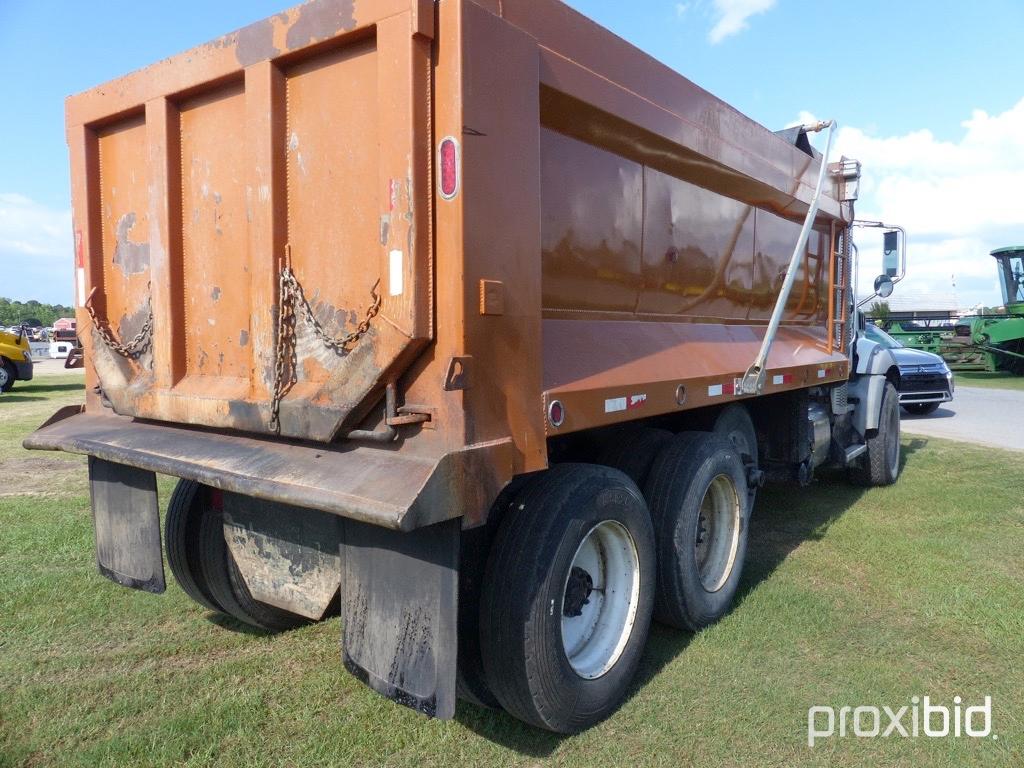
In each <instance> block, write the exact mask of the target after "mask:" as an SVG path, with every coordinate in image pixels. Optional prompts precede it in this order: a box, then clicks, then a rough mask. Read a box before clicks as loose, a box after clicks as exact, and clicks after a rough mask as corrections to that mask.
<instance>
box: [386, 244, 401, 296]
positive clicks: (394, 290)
mask: <svg viewBox="0 0 1024 768" xmlns="http://www.w3.org/2000/svg"><path fill="white" fill-rule="evenodd" d="M402 261H403V259H402V252H401V251H392V252H391V253H390V254H389V259H388V262H389V270H388V293H390V294H391V295H392V296H401V295H402V283H403V282H404V277H405V268H404V265H403V263H402Z"/></svg>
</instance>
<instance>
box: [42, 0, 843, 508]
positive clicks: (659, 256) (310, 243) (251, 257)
mask: <svg viewBox="0 0 1024 768" xmlns="http://www.w3.org/2000/svg"><path fill="white" fill-rule="evenodd" d="M67 129H68V141H69V144H70V147H71V162H72V178H73V204H74V214H73V215H74V227H75V234H76V248H77V259H78V265H79V270H78V280H79V286H78V304H79V307H78V322H79V328H81V329H82V331H81V333H80V335H81V337H82V342H83V345H84V347H85V353H86V360H87V364H88V380H89V385H90V390H91V388H92V387H93V386H98V387H99V390H98V391H97V392H90V396H89V399H88V403H87V407H86V413H85V414H82V415H79V416H75V417H72V418H71V419H65V422H66V423H72V422H74V420H75V419H85V418H91V419H93V421H92V422H91V423H92V424H94V425H95V424H106V425H108V426H109V425H111V424H113V423H114V422H113V421H111V419H114V418H115V417H114V414H117V415H118V417H116V418H117V422H116V423H117V424H118V425H119V426H118V427H117V429H113V428H106V427H104V428H103V429H101V428H100V427H98V426H94V427H91V428H90V429H92V431H91V432H89V430H86V429H84V427H83V428H82V429H80V430H79V431H78V432H77V433H75V429H74V428H71V427H64V430H65V431H64V433H62V435H56V433H53V432H52V430H53V429H56V428H59V427H60V424H61V423H65V422H59V423H58V424H56V425H54V426H53V427H51V428H49V429H51V433H48V434H49V437H47V435H45V434H43V433H40V434H39V435H38V436H37V438H35V440H36V444H37V445H36V447H50V448H53V447H59V448H63V449H66V450H78V451H80V452H87V453H93V454H97V455H100V454H103V455H105V456H107V458H109V459H111V460H116V461H121V462H124V463H128V464H134V465H137V466H144V467H146V468H150V469H157V470H158V471H167V472H171V473H172V474H173V473H176V474H179V475H181V476H190V477H194V478H196V479H200V480H202V481H203V482H207V483H209V484H212V485H218V486H220V487H225V488H229V489H234V490H245V491H247V492H250V493H257V494H258V495H262V496H264V497H267V498H275V499H279V500H282V501H288V502H296V501H300V502H301V503H303V504H307V505H309V506H314V507H316V506H319V507H320V508H325V509H329V510H330V511H334V512H337V513H339V514H343V515H348V516H352V517H357V518H360V519H366V520H370V521H372V522H376V523H379V524H384V525H389V526H392V527H399V528H409V527H416V526H418V525H422V524H426V523H429V522H435V521H438V520H442V519H447V518H451V517H458V516H465V518H466V521H467V524H472V523H474V522H479V521H480V520H481V519H483V517H484V516H485V515H486V509H487V507H488V506H489V504H490V503H491V501H492V500H493V497H494V495H495V494H496V492H497V489H499V488H500V487H501V485H503V484H504V483H505V482H507V480H508V479H509V478H511V477H512V476H513V475H515V474H518V473H522V472H527V471H532V470H536V469H540V468H543V467H544V466H546V464H547V445H548V443H547V440H548V438H549V437H551V436H554V435H559V434H567V433H570V432H576V431H581V430H586V429H590V428H593V427H597V426H602V425H606V424H612V423H616V422H623V421H629V420H632V419H639V418H644V417H648V416H654V415H657V414H664V413H672V412H676V411H680V410H685V409H691V408H698V407H701V406H707V405H713V404H717V403H722V402H725V401H728V400H730V399H733V398H735V397H736V395H735V394H734V382H735V379H736V378H737V377H739V376H741V375H742V374H743V372H744V371H745V370H746V369H747V367H748V366H749V365H750V364H751V362H752V361H753V360H754V358H755V356H756V354H757V350H758V347H759V345H760V343H761V339H762V338H763V336H764V331H765V327H766V325H767V321H768V318H769V316H770V314H771V312H772V308H773V306H774V304H775V300H776V298H777V296H778V292H779V289H780V285H781V283H782V278H783V276H784V274H785V271H786V267H787V264H788V261H789V257H790V255H791V252H792V249H793V246H794V244H795V242H796V241H797V237H798V233H799V230H800V227H801V224H802V221H803V218H804V216H805V213H806V211H807V209H808V206H809V203H810V200H811V197H812V193H813V186H814V183H815V180H816V178H817V173H818V168H819V162H820V159H815V158H814V157H812V156H811V155H809V154H808V153H806V152H803V151H801V150H800V149H798V148H797V147H795V146H793V144H792V143H790V142H788V141H786V140H784V139H783V138H780V137H779V136H776V135H775V134H773V133H772V132H771V131H769V130H767V129H765V128H763V127H762V126H760V125H758V124H756V123H754V122H753V121H751V120H749V119H748V118H746V117H744V116H743V115H741V114H739V113H738V112H737V111H735V110H734V109H732V108H731V107H729V106H728V105H726V104H724V103H723V102H721V101H720V100H718V99H716V98H715V97H714V96H712V95H710V94H708V93H707V92H705V91H703V90H702V89H700V88H698V87H697V86H695V85H694V84H692V83H691V82H689V81H688V80H686V79H685V78H683V77H682V76H680V75H679V74H677V73H675V72H673V71H671V70H669V69H668V68H666V67H664V66H662V65H661V64H659V63H658V62H656V61H654V60H653V59H651V58H650V57H648V56H647V55H645V54H643V53H642V52H640V51H639V50H637V49H635V48H634V47H632V46H630V45H628V44H627V43H625V42H624V41H622V40H620V39H619V38H617V37H615V36H614V35H612V34H611V33H609V32H608V31H606V30H604V29H603V28H601V27H600V26H598V25H596V24H594V23H593V22H591V21H589V20H588V19H586V18H585V17H583V16H581V15H580V14H578V13H576V12H575V11H573V10H571V9H570V8H568V7H567V6H565V5H563V4H561V3H559V2H557V0H529V1H527V0H501V1H500V2H499V0H475V1H474V0H440V2H438V3H436V4H435V3H433V2H430V0H364V1H363V2H359V3H353V2H351V1H349V2H343V1H342V0H313V2H310V3H307V4H305V5H302V6H299V7H297V8H295V9H292V10H290V11H286V12H283V13H281V14H279V15H276V16H273V17H271V18H269V19H267V20H265V21H262V22H259V23H257V24H254V25H252V26H250V27H247V28H245V29H243V30H240V31H239V32H236V33H234V34H231V35H227V36H226V37H223V38H221V39H219V40H216V41H214V42H212V43H209V44H207V45H205V46H201V47H199V48H196V49H194V50H192V51H189V52H187V53H184V54H181V55H179V56H176V57H173V58H171V59H168V60H166V61H163V62H160V63H158V64H155V65H153V66H151V67H149V68H147V69H144V70H142V71H139V72H136V73H133V74H131V75H128V76H126V77H124V78H122V79H120V80H117V81H115V82H113V83H110V84H107V85H105V86H101V87H99V88H96V89H94V90H92V91H89V92H86V93H83V94H80V95H78V96H74V97H71V98H70V99H69V100H68V105H67ZM841 193H842V190H841V189H839V188H838V186H837V187H836V188H832V182H829V185H828V187H827V188H826V192H825V195H824V197H823V199H822V203H821V208H820V212H819V214H818V217H817V220H816V222H815V224H814V230H813V232H812V234H811V237H810V239H809V241H808V245H807V248H806V252H805V253H804V255H803V258H802V262H801V270H800V273H799V274H798V276H797V282H796V285H795V288H794V290H793V292H792V294H791V297H790V301H789V303H788V305H787V312H786V315H785V318H784V321H783V324H782V327H781V329H780V332H779V336H778V338H777V340H776V343H775V345H774V347H773V348H772V353H771V356H770V358H769V361H768V376H767V385H766V389H765V393H766V394H770V393H776V392H780V391H785V390H789V389H795V388H800V387H806V386H810V385H812V384H823V383H828V382H833V381H840V380H845V379H846V378H847V376H848V375H849V361H848V359H847V356H846V354H845V352H844V349H845V346H846V341H847V340H845V339H843V338H842V331H841V328H842V327H843V326H844V323H843V320H844V319H845V318H844V317H842V316H841V315H840V314H839V310H838V309H835V310H834V309H833V307H834V306H835V307H838V306H841V305H844V304H845V302H842V301H839V302H837V301H835V297H836V296H837V292H842V291H843V290H845V288H846V285H847V280H848V278H847V274H848V270H849V265H848V264H847V263H846V260H845V259H844V258H843V254H841V253H838V254H837V253H836V244H837V242H838V235H839V233H841V232H844V231H845V230H846V229H847V227H848V225H849V223H850V222H851V221H852V218H853V212H852V208H851V205H850V203H843V202H840V200H841V198H842V194H841ZM282 276H283V277H282ZM86 305H88V308H87V306H86ZM103 329H107V330H106V331H104V330H103ZM331 339H334V340H335V342H334V343H333V344H332V343H331ZM133 340H137V342H136V343H135V344H134V346H133V345H132V342H133ZM117 343H120V344H122V345H128V346H129V349H128V350H127V354H126V353H125V352H126V350H124V349H122V350H121V351H118V350H117V349H115V348H114V347H115V346H116V344H117ZM386 391H390V393H391V396H390V397H385V392H386ZM555 401H557V403H556V402H555ZM553 406H557V407H556V408H555V410H556V415H557V416H558V417H559V418H551V417H549V411H550V410H551V408H552V407H553ZM104 419H105V420H106V421H103V420H104ZM97 420H100V421H97ZM79 423H80V424H84V422H81V421H80V422H79ZM104 429H105V431H104ZM144 429H151V430H152V429H164V430H165V431H163V432H160V433H154V434H160V435H162V437H159V438H157V437H154V438H153V439H152V440H151V441H150V442H149V443H146V444H145V445H144V446H143V445H142V443H141V442H136V443H133V442H132V441H133V440H136V437H134V436H133V435H140V437H138V438H137V440H138V441H142V440H143V438H142V437H141V435H142V434H143V432H142V430H144ZM197 429H198V430H199V431H196V430H197ZM133 430H134V432H133ZM175 430H177V431H175ZM204 430H213V431H214V432H216V435H212V434H211V432H209V431H204ZM352 430H360V431H359V432H357V433H355V436H356V437H365V436H367V435H368V434H369V433H370V432H371V431H374V430H376V432H377V434H378V435H380V436H383V437H382V439H384V438H388V437H390V436H391V435H392V434H397V440H396V441H395V442H376V443H374V442H366V441H364V440H353V439H351V438H352V437H353V434H352ZM44 432H45V430H44ZM86 432H88V435H86V434H85V433H86ZM73 433H74V434H73ZM176 434H177V435H180V436H186V437H187V438H188V440H190V441H192V442H189V443H188V448H187V450H186V449H185V448H182V447H181V446H182V445H183V444H182V443H180V442H178V443H175V438H174V435H176ZM161 440H162V441H163V443H162V445H163V446H164V447H163V448H160V447H158V445H157V444H158V443H160V442H161ZM204 441H206V442H204ZM217 441H219V442H217ZM214 442H216V444H217V445H218V446H221V447H219V448H216V450H215V449H214V447H209V446H213V445H214ZM168 445H170V446H171V447H167V446H168ZM232 445H233V446H234V448H231V446H232ZM204 446H207V447H204ZM225 446H226V447H225ZM318 446H319V447H318ZM232 451H233V452H234V453H232ZM204 452H205V453H204ZM268 452H271V453H274V456H275V457H276V458H274V460H273V461H271V460H270V459H269V458H268V456H269V453H268ZM228 454H231V455H230V456H229V455H228ZM326 461H330V462H334V463H333V464H330V465H321V464H318V462H321V463H322V462H326ZM232 462H233V463H232ZM323 466H326V468H323ZM311 467H312V469H310V468H311ZM318 467H319V468H318ZM246 475H247V479H248V480H249V481H251V482H249V484H248V485H246V483H245V482H243V479H242V478H243V476H246ZM313 476H315V477H314V478H313V479H310V478H311V477H313ZM253 478H255V480H253ZM261 483H262V484H261ZM318 484H319V485H318ZM332 484H333V485H332ZM254 489H256V490H254ZM282 489H284V490H282ZM296 489H298V490H296ZM328 489H329V490H330V493H327V492H326V491H327V490H328ZM318 493H319V494H320V495H319V496H318V495H317V494H318ZM328 496H329V497H330V500H329V501H321V502H319V503H318V502H317V501H316V500H317V498H321V499H325V498H327V497H328ZM381 510H383V511H381Z"/></svg>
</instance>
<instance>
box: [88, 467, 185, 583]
mask: <svg viewBox="0 0 1024 768" xmlns="http://www.w3.org/2000/svg"><path fill="white" fill-rule="evenodd" d="M89 493H90V495H91V497H92V515H93V524H94V526H95V530H96V564H97V565H98V566H99V570H100V573H102V574H103V575H104V576H106V577H107V578H108V579H110V580H111V581H115V582H117V583H118V584H121V585H123V586H125V587H131V588H132V589H141V590H144V591H146V592H155V593H160V592H163V591H164V589H165V588H166V585H165V583H164V561H163V554H162V552H161V550H160V513H159V510H158V509H157V497H156V475H155V474H154V473H152V472H148V471H146V470H143V469H136V468H135V467H129V466H126V465H124V464H115V463H113V462H110V461H104V460H103V459H97V458H95V457H94V456H90V457H89Z"/></svg>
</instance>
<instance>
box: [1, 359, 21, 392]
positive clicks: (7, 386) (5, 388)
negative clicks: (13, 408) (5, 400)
mask: <svg viewBox="0 0 1024 768" xmlns="http://www.w3.org/2000/svg"><path fill="white" fill-rule="evenodd" d="M3 369H4V374H5V375H4V376H0V379H2V381H0V391H2V392H10V391H11V390H12V389H14V380H15V378H16V377H17V375H18V372H17V370H15V368H14V364H13V363H12V362H11V361H10V360H4V361H3Z"/></svg>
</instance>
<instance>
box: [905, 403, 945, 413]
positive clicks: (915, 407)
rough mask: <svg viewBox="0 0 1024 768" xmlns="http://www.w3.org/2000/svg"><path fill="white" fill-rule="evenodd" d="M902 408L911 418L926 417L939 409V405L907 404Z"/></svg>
mask: <svg viewBox="0 0 1024 768" xmlns="http://www.w3.org/2000/svg"><path fill="white" fill-rule="evenodd" d="M903 407H904V408H905V409H906V411H907V413H909V414H911V415H913V416H927V415H928V414H929V413H935V412H936V411H937V410H938V409H939V403H907V404H906V405H904V406H903Z"/></svg>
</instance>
